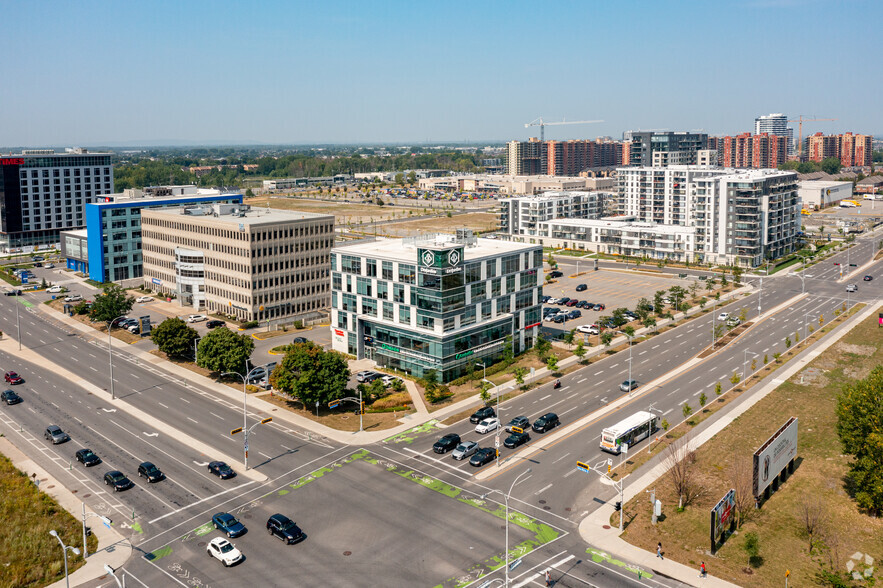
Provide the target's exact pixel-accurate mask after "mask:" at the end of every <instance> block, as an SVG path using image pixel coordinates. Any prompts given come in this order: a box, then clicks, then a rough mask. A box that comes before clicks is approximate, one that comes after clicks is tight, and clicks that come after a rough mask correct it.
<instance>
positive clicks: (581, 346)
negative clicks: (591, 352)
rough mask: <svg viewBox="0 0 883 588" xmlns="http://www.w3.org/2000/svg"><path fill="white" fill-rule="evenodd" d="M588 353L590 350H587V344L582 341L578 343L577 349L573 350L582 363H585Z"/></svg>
mask: <svg viewBox="0 0 883 588" xmlns="http://www.w3.org/2000/svg"><path fill="white" fill-rule="evenodd" d="M586 353H588V350H587V349H586V345H585V343H583V342H582V341H578V342H577V344H576V348H574V350H573V354H574V355H575V356H577V357H578V358H579V360H580V361H583V358H584V357H585V356H586Z"/></svg>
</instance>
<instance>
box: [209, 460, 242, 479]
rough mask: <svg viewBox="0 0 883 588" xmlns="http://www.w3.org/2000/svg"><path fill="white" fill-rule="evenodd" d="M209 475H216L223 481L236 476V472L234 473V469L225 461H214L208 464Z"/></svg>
mask: <svg viewBox="0 0 883 588" xmlns="http://www.w3.org/2000/svg"><path fill="white" fill-rule="evenodd" d="M208 473H210V474H214V475H216V476H218V477H219V478H221V479H222V480H226V479H228V478H232V477H234V476H235V475H236V472H234V471H233V468H231V467H230V466H228V465H227V464H226V463H224V462H223V461H213V462H211V463H210V464H208Z"/></svg>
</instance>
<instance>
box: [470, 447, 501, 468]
mask: <svg viewBox="0 0 883 588" xmlns="http://www.w3.org/2000/svg"><path fill="white" fill-rule="evenodd" d="M496 457H497V450H496V449H494V448H493V447H482V448H481V449H479V450H478V451H476V452H475V453H474V454H473V455H472V458H471V459H470V460H469V465H471V466H475V467H480V466H483V465H484V464H486V463H490V462H492V461H494V458H496Z"/></svg>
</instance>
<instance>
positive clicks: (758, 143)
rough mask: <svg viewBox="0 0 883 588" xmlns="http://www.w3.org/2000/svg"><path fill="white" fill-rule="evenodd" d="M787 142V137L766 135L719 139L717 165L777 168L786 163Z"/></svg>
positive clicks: (747, 134) (742, 135) (745, 134)
mask: <svg viewBox="0 0 883 588" xmlns="http://www.w3.org/2000/svg"><path fill="white" fill-rule="evenodd" d="M788 142H789V139H788V137H781V136H778V135H770V134H768V133H761V134H759V135H752V134H750V133H742V134H741V135H736V136H735V137H729V136H727V137H721V138H720V142H719V145H720V147H719V151H718V163H719V164H720V165H722V166H725V167H736V168H754V169H766V168H777V167H779V166H780V165H782V164H783V163H785V162H786V161H788Z"/></svg>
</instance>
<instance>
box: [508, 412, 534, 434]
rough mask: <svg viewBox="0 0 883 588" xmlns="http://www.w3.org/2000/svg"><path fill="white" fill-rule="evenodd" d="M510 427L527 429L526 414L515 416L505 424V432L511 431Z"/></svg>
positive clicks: (527, 420) (528, 421)
mask: <svg viewBox="0 0 883 588" xmlns="http://www.w3.org/2000/svg"><path fill="white" fill-rule="evenodd" d="M512 427H518V428H519V429H529V428H530V419H528V418H527V417H526V416H517V417H515V418H514V419H512V420H511V421H509V424H508V425H506V432H507V433H511V432H512Z"/></svg>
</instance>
